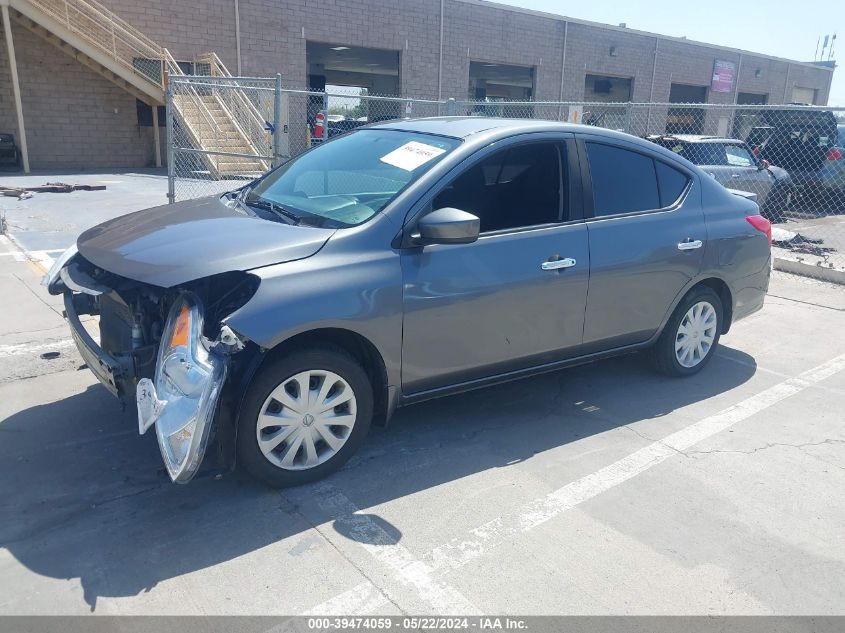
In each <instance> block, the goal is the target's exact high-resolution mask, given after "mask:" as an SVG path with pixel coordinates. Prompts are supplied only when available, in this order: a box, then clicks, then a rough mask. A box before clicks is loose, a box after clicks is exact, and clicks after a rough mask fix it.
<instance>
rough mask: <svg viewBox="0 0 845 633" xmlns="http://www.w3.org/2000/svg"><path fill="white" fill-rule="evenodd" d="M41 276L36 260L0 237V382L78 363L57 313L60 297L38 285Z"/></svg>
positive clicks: (75, 353)
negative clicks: (28, 257) (1, 307)
mask: <svg viewBox="0 0 845 633" xmlns="http://www.w3.org/2000/svg"><path fill="white" fill-rule="evenodd" d="M42 274H43V268H42V267H41V266H40V265H39V264H38V263H36V262H33V261H31V260H29V259H27V258H26V257H25V255H24V254H23V253H22V252H21V251H20V250H19V249H18V248H17V247H16V246H15V245H14V244H12V243H11V242H10V241H9V239H8V238H7V237H5V236H2V235H0V296H1V297H3V309H2V310H0V341H2V342H0V384H2V383H5V382H9V381H14V380H20V379H23V378H32V377H34V376H41V375H45V374H51V373H56V372H61V371H67V370H70V369H75V368H76V367H78V366H79V365H80V364H81V363H82V360H81V358H80V357H79V354H78V353H77V352H76V348H75V347H74V345H73V342H72V341H71V339H70V334H69V332H68V329H67V324H66V323H65V320H64V318H63V317H62V310H63V306H62V298H61V297H52V296H50V295H49V294H48V293H47V291H46V290H45V289H44V288H43V287H42V286H41V285H40V280H41V276H42ZM54 353H58V356H55V355H54Z"/></svg>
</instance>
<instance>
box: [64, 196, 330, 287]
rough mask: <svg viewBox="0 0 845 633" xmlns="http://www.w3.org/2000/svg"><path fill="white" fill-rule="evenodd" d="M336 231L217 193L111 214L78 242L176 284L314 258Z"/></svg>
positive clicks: (89, 255) (108, 263)
mask: <svg viewBox="0 0 845 633" xmlns="http://www.w3.org/2000/svg"><path fill="white" fill-rule="evenodd" d="M334 232H335V229H324V228H314V227H306V226H293V225H291V224H284V223H281V222H274V221H272V220H264V219H261V218H258V217H255V216H251V215H248V214H247V213H246V212H245V211H242V210H240V209H235V208H231V207H229V206H228V205H227V204H225V203H224V202H223V200H222V199H220V198H218V197H212V198H201V199H199V200H187V201H184V202H179V203H176V204H168V205H164V206H161V207H154V208H152V209H146V210H144V211H138V212H136V213H130V214H129V215H125V216H122V217H119V218H116V219H114V220H109V221H108V222H105V223H103V224H100V225H99V226H95V227H94V228H92V229H89V230H88V231H85V232H84V233H83V234H82V235H80V236H79V240H78V241H77V247H78V248H79V253H80V254H81V255H82V257H84V258H85V259H87V260H88V261H90V262H91V263H92V264H94V265H96V266H98V267H100V268H102V269H103V270H106V271H108V272H110V273H114V274H116V275H120V276H121V277H126V278H129V279H134V280H136V281H140V282H143V283H148V284H152V285H154V286H160V287H163V288H170V287H172V286H176V285H178V284H182V283H186V282H189V281H193V280H195V279H200V278H202V277H208V276H210V275H216V274H218V273H225V272H230V271H245V270H249V269H252V268H258V267H261V266H268V265H270V264H280V263H283V262H288V261H293V260H295V259H303V258H305V257H310V256H311V255H313V254H314V253H316V252H317V251H319V250H320V248H322V246H323V244H325V243H326V241H327V240H328V239H329V237H331V236H332V234H333V233H334Z"/></svg>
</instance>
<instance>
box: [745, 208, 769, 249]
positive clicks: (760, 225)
mask: <svg viewBox="0 0 845 633" xmlns="http://www.w3.org/2000/svg"><path fill="white" fill-rule="evenodd" d="M745 219H746V220H748V223H749V224H750V225H751V226H753V227H754V228H755V229H757V230H758V231H760V232H761V233H765V234H766V238H767V239H768V240H769V246H771V245H772V223H771V222H769V221H768V220H767V219H766V218H764V217H763V216H762V215H746V216H745Z"/></svg>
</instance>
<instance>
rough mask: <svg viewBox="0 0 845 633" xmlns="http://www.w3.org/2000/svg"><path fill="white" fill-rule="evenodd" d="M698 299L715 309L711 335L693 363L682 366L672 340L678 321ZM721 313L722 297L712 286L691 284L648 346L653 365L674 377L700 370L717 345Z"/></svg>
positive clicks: (676, 331) (661, 371)
mask: <svg viewBox="0 0 845 633" xmlns="http://www.w3.org/2000/svg"><path fill="white" fill-rule="evenodd" d="M701 301H706V302H707V303H709V304H710V305H711V306H712V307H713V309H714V311H715V313H716V333H715V338H714V339H713V343H712V345H711V346H710V348H709V349H708V350H707V352H706V354H705V355H704V357H703V358H702V359H701V360H700V361H699V362H698V363H697V364H696V365H694V366H692V367H685V366H684V365H682V364H681V363H680V362H679V361H678V358H677V356H676V354H675V340H676V338H677V336H678V328H679V326H680V325H681V321H682V319H683V318H684V316H685V315H686V313H687V311H688V310H689V309H690V308H691V307H692V306H694V305H695V304H696V303H699V302H701ZM723 314H724V308H723V306H722V300H721V299H720V298H719V295H718V294H716V292H715V291H714V290H713V289H712V288H709V287H707V286H699V287H697V288H693V289H692V290H691V291H690V292H689V293H687V295H686V296H685V297H684V298H683V299H682V300H681V302H680V303H679V304H678V306H677V307H676V308H675V311H674V312H673V313H672V316H671V317H670V318H669V321H668V323H666V327H664V328H663V332H662V333H661V334H660V337H659V338H658V339H657V342H656V343H655V344H654V347H653V348H652V350H651V359H652V364H653V365H654V368H655V369H656V370H657V371H659V372H660V373H662V374H665V375H667V376H675V377H682V376H692V375H693V374H697V373H698V372H700V371H701V370H702V369H703V368H704V366H705V365H707V363H709V362H710V359H711V358H712V357H713V354H714V350H715V349H716V347H717V346H718V345H719V338H720V336H721V333H722V325H723V322H722V318H723V317H722V315H723Z"/></svg>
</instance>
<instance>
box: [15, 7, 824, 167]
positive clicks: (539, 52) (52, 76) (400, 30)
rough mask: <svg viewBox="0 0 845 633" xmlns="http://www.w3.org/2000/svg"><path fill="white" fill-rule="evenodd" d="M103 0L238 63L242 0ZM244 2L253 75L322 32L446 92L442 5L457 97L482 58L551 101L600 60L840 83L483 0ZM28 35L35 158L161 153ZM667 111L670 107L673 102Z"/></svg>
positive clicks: (300, 72) (604, 70)
mask: <svg viewBox="0 0 845 633" xmlns="http://www.w3.org/2000/svg"><path fill="white" fill-rule="evenodd" d="M102 1H103V2H105V4H106V6H108V7H109V8H111V9H112V10H114V11H115V12H116V13H118V14H119V15H120V16H121V17H123V18H124V19H126V20H127V21H128V22H129V23H130V24H132V25H134V26H135V27H137V28H138V29H139V30H141V31H142V32H144V33H145V34H146V35H147V36H148V37H150V38H151V39H152V40H154V41H156V42H158V43H159V44H160V45H162V46H165V47H167V48H168V49H169V50H170V51H171V53H172V54H173V55H174V57H176V58H177V59H178V60H185V61H189V60H191V59H192V58H193V57H194V56H195V55H197V54H199V53H203V52H207V51H214V52H216V53H217V54H218V55H219V56H220V58H221V59H222V60H223V62H224V63H225V64H226V66H227V67H228V68H229V70H230V71H231V72H232V73H233V74H235V73H237V51H236V29H235V0H194V1H193V2H190V3H189V2H185V1H184V0H144V1H143V2H137V1H136V0H102ZM238 5H239V16H240V33H241V62H242V74H243V75H248V76H249V75H251V76H272V75H274V74H275V73H281V74H282V77H283V78H284V82H285V85H286V86H290V87H296V88H303V87H306V85H307V65H306V42H307V41H315V42H327V43H333V44H344V45H349V46H363V47H370V48H381V49H388V50H395V51H398V52H399V54H400V84H401V91H402V94H403V95H404V96H414V97H421V98H432V99H436V98H437V97H438V75H439V70H438V69H439V67H440V65H441V55H440V25H441V7H442V11H443V12H442V19H443V37H444V40H443V54H442V80H441V82H442V90H441V91H440V94H441V95H442V97H443V98H444V99H445V98H448V97H455V98H457V99H459V100H460V99H466V98H467V96H468V89H469V64H470V62H471V61H481V62H496V63H501V64H512V65H519V66H528V67H531V68H533V69H534V79H535V89H534V99H535V100H538V101H555V100H558V99H559V98H560V97H561V95H562V97H563V99H564V100H567V101H581V100H584V98H585V89H584V88H585V85H584V82H585V75H586V74H588V73H590V74H597V75H610V76H617V77H630V78H632V79H633V83H632V86H633V95H632V99H633V100H634V101H639V102H647V101H650V100H651V101H656V102H666V101H668V100H669V93H670V89H671V84H672V83H681V84H690V85H698V86H707V87H708V89H707V100H708V101H709V102H711V103H732V102H733V99H734V98H735V95H734V93H733V92H731V93H714V92H712V91H710V89H709V86H710V81H711V78H712V72H713V63H714V61H715V60H716V59H720V60H726V61H732V62H734V63H735V64H736V65H737V67H738V68H739V70H740V72H739V90H740V91H743V92H753V93H759V94H766V95H768V101H769V103H781V102H784V101H790V100H791V98H792V90H793V87H795V86H800V87H807V88H814V89H815V90H816V91H817V93H816V94H817V103H820V104H822V103H826V100H827V96H828V86H829V80H830V71H828V70H826V69H822V68H814V67H812V66H808V65H802V64H794V63H793V64H790V63H788V62H786V61H784V60H777V59H772V58H768V57H765V56H757V55H753V54H750V53H744V54H742V64H741V68H740V53H739V52H737V51H733V50H730V49H724V48H718V47H712V46H706V45H701V44H697V43H693V42H687V41H683V40H676V39H671V38H664V37H660V36H655V35H652V34H648V33H642V32H637V31H633V30H629V29H624V28H617V27H605V26H602V25H595V24H591V23H584V22H580V21H573V20H569V21H567V20H566V19H565V18H562V17H557V16H550V15H547V14H541V13H538V12H531V11H525V10H521V9H514V8H510V7H503V6H501V5H495V4H492V3H489V2H485V1H484V0H443V2H442V3H441V0H415V1H414V2H407V1H406V0H238ZM15 34H16V36H15V37H16V40H20V41H19V42H16V44H17V48H18V51H19V52H18V57H19V59H18V63H19V70H20V75H21V79H22V83H23V85H22V90H23V93H24V111H25V117H26V122H27V127H28V131H29V134H28V136H29V138H30V145H31V147H30V154H31V158H32V163H33V166H63V167H64V166H66V167H71V166H75V165H81V164H85V165H88V166H105V165H109V166H123V165H126V166H129V165H131V166H143V165H148V164H151V163H152V161H153V148H152V129H151V128H139V127H138V125H137V118H136V114H135V100H134V97H131V96H130V95H128V94H126V93H124V92H122V91H121V90H120V89H119V88H117V87H115V86H113V85H112V84H110V83H109V82H107V81H106V80H105V79H103V78H101V77H99V76H98V75H96V74H95V73H93V72H92V71H90V70H88V69H87V68H85V67H84V66H81V65H79V64H78V63H77V62H75V61H74V60H73V59H71V58H70V57H68V56H66V55H64V54H63V53H61V52H60V51H58V50H56V49H54V48H53V47H51V46H50V45H49V44H47V43H45V42H43V41H41V40H40V39H38V38H37V37H35V36H34V35H31V34H29V33H28V32H24V31H23V30H22V29H20V28H18V27H15ZM18 34H20V35H18ZM564 37H565V38H566V46H565V48H566V51H565V67H562V66H563V62H564ZM611 47H613V49H614V54H613V55H611V54H610V50H611ZM655 47H657V50H656V63H655ZM8 73H9V70H8V61H7V60H6V59H5V47H3V48H2V50H0V130H3V131H5V130H7V129H8V130H12V131H13V130H14V129H15V124H14V110H13V107H14V106H13V103H12V99H11V88H10V80H9V79H8ZM57 77H61V80H60V81H57V79H56V78H57ZM653 114H654V113H653ZM656 116H658V117H662V118H663V119H665V112H663V113H662V114H661V113H656ZM708 116H709V115H708ZM710 125H718V121H717V120H716V119H714V121H708V126H710ZM653 127H654V125H653V126H652V128H653Z"/></svg>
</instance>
